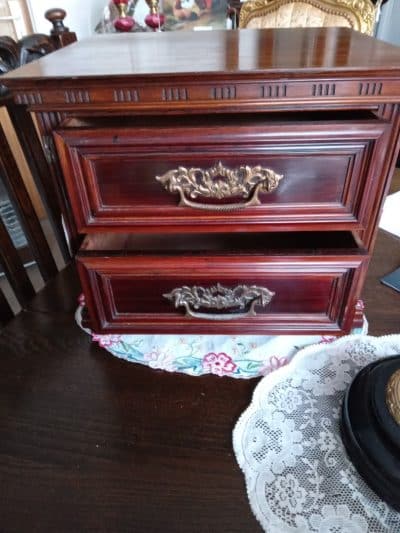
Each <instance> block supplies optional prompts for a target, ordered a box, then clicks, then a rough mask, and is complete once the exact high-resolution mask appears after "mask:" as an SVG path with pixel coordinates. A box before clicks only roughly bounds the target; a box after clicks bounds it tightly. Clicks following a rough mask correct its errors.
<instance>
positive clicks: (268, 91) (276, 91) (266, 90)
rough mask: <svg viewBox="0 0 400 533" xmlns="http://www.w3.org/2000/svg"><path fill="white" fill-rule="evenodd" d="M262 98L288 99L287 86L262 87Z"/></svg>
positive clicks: (272, 85)
mask: <svg viewBox="0 0 400 533" xmlns="http://www.w3.org/2000/svg"><path fill="white" fill-rule="evenodd" d="M261 96H262V98H286V96H287V85H286V83H285V84H283V85H278V84H270V85H262V86H261Z"/></svg>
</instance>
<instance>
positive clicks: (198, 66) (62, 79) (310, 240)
mask: <svg viewBox="0 0 400 533" xmlns="http://www.w3.org/2000/svg"><path fill="white" fill-rule="evenodd" d="M199 50H201V54H199ZM4 81H5V83H6V84H7V85H8V86H9V87H10V89H11V90H12V91H13V94H14V99H15V102H16V103H17V104H19V105H21V106H26V107H27V110H28V111H32V112H33V113H35V114H36V117H37V119H38V124H39V127H40V130H41V134H42V139H43V145H44V148H45V152H46V155H47V159H48V165H49V173H50V174H51V175H52V176H53V179H54V180H55V182H56V183H57V186H58V188H59V191H60V199H61V203H62V209H63V212H64V216H65V220H72V223H71V224H69V225H68V228H69V231H70V233H72V234H73V233H74V232H75V231H76V232H77V234H78V235H81V236H82V239H83V242H82V245H81V247H80V249H79V250H78V251H77V265H78V270H79V274H80V277H81V281H82V286H83V290H84V293H85V296H86V301H87V304H88V311H89V317H90V324H91V327H92V328H93V329H94V330H95V331H97V332H110V333H113V332H116V333H118V332H124V333H129V332H132V333H180V334H182V333H199V334H211V333H213V334H215V333H217V334H218V333H221V334H278V333H330V334H341V333H346V332H349V331H350V330H351V328H352V327H353V326H354V325H355V324H356V323H357V321H359V320H360V313H359V312H356V304H357V301H358V298H359V295H360V291H361V289H362V285H363V281H364V279H365V275H366V270H367V266H368V261H369V258H370V255H371V252H372V249H373V244H374V239H375V235H376V230H377V223H378V219H379V214H380V210H381V207H382V203H383V200H384V196H385V193H386V190H387V188H388V185H389V181H390V177H391V173H392V171H393V167H394V164H395V161H396V156H397V150H398V137H399V123H400V121H399V103H400V49H397V48H396V47H394V46H391V45H388V44H386V43H383V42H379V41H377V40H375V39H373V38H371V37H368V36H365V35H361V34H359V33H356V32H353V31H352V30H349V29H345V28H309V29H290V30H240V31H213V32H206V33H202V32H199V33H196V32H193V33H190V32H177V33H162V34H129V35H106V36H97V37H95V38H92V39H89V40H87V41H82V42H80V43H77V44H74V45H72V46H69V47H68V48H65V49H64V50H62V51H60V52H57V53H56V54H53V55H52V56H48V57H46V58H43V59H41V60H40V61H38V62H36V63H34V64H31V65H27V66H26V67H24V68H22V69H18V70H17V71H15V72H13V73H12V74H10V75H9V76H7V77H6V78H5V79H4ZM71 215H72V216H71ZM71 236H72V237H74V239H73V241H74V240H76V239H75V238H76V234H73V235H71ZM367 313H368V310H367Z"/></svg>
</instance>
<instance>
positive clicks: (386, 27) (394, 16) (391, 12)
mask: <svg viewBox="0 0 400 533" xmlns="http://www.w3.org/2000/svg"><path fill="white" fill-rule="evenodd" d="M376 36H377V37H378V39H382V41H388V42H390V43H393V44H397V45H400V0H388V2H387V3H386V4H385V5H384V6H383V8H382V15H381V19H380V21H379V25H378V31H377V34H376Z"/></svg>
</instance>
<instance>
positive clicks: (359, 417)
mask: <svg viewBox="0 0 400 533" xmlns="http://www.w3.org/2000/svg"><path fill="white" fill-rule="evenodd" d="M399 368H400V356H394V357H390V358H387V359H382V360H380V361H376V362H374V363H371V364H370V365H368V366H366V367H365V368H363V369H362V370H361V371H360V372H359V373H358V374H357V376H356V377H355V378H354V380H353V382H352V383H351V385H350V387H349V388H348V390H347V392H346V394H345V397H344V400H343V405H342V416H341V433H342V440H343V443H344V445H345V447H346V450H347V453H348V455H349V457H350V459H351V461H352V462H353V464H354V466H355V467H356V469H357V470H358V472H359V474H360V475H361V476H362V477H363V478H364V480H365V481H366V483H367V484H368V485H369V486H370V487H371V488H372V489H373V490H374V491H375V492H376V493H377V494H378V496H380V497H381V498H382V499H383V500H384V501H386V502H387V503H388V504H389V505H391V506H392V507H393V508H394V509H396V511H400V428H399V426H398V425H397V424H396V422H395V420H394V419H393V417H392V415H391V414H390V412H389V410H388V408H387V406H386V385H387V382H388V380H389V378H390V376H391V375H392V374H393V373H394V372H395V371H396V370H397V369H399Z"/></svg>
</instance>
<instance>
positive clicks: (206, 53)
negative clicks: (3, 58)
mask: <svg viewBox="0 0 400 533" xmlns="http://www.w3.org/2000/svg"><path fill="white" fill-rule="evenodd" d="M354 71H363V72H365V71H393V74H394V76H395V77H397V75H398V74H399V73H400V47H396V46H393V45H390V44H387V43H384V42H382V41H378V40H376V39H374V38H372V37H369V36H366V35H362V34H360V33H358V32H354V31H352V30H350V29H347V28H298V29H276V30H237V31H226V30H215V31H210V32H165V33H136V34H112V35H98V36H95V37H92V38H90V39H87V40H84V41H80V42H77V43H75V44H72V45H70V46H67V47H66V48H64V49H61V50H59V51H58V52H56V53H53V54H49V55H48V56H45V57H43V58H41V59H40V60H38V61H35V62H33V63H30V64H28V65H25V66H24V67H21V68H19V69H17V70H14V71H13V72H11V73H9V74H7V75H6V76H4V77H3V79H4V78H7V81H10V83H9V85H10V87H11V86H17V85H18V83H19V82H20V81H22V80H27V79H29V80H35V79H36V80H40V79H45V80H48V79H54V78H59V79H60V78H69V79H71V78H88V77H89V78H103V77H104V78H109V77H110V76H112V77H114V76H115V77H127V76H146V77H148V76H160V75H165V76H182V75H190V76H199V77H201V76H202V75H206V74H226V73H228V74H234V75H241V74H243V75H244V76H245V75H246V74H251V73H252V74H253V75H254V74H257V73H258V74H267V75H268V74H273V73H277V74H280V75H282V74H285V75H296V73H297V75H300V74H305V73H313V72H314V73H315V72H319V73H325V74H326V73H329V72H331V73H332V72H334V73H335V76H337V75H338V74H339V75H340V73H343V75H346V73H349V72H354Z"/></svg>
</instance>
